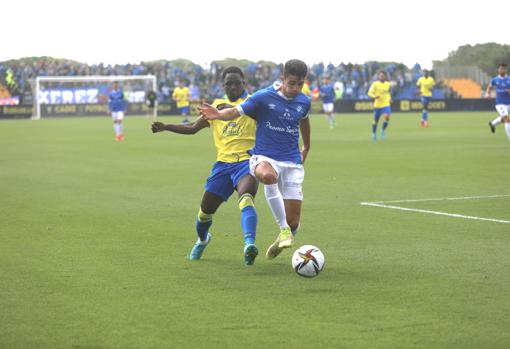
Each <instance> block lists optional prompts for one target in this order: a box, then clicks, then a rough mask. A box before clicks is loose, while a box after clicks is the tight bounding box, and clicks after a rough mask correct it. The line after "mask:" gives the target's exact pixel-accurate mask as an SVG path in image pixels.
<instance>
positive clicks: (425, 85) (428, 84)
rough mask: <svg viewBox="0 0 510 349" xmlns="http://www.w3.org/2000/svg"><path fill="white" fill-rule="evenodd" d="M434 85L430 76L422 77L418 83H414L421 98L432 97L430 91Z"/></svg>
mask: <svg viewBox="0 0 510 349" xmlns="http://www.w3.org/2000/svg"><path fill="white" fill-rule="evenodd" d="M435 84H436V82H435V81H434V78H433V77H432V76H429V77H427V78H426V77H424V76H422V77H421V78H419V79H418V81H416V86H418V87H419V88H420V93H421V95H422V96H423V97H432V89H433V88H434V85H435Z"/></svg>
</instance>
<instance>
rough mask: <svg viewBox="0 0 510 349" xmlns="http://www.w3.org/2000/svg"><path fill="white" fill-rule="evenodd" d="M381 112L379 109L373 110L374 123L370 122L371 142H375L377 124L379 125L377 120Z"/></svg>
mask: <svg viewBox="0 0 510 349" xmlns="http://www.w3.org/2000/svg"><path fill="white" fill-rule="evenodd" d="M381 115H382V110H381V108H375V109H374V121H372V141H373V142H374V143H375V142H377V124H378V123H379V119H380V118H381Z"/></svg>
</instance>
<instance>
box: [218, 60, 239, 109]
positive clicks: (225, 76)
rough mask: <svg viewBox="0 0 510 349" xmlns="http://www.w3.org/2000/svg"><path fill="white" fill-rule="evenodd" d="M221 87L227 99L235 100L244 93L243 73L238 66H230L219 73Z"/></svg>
mask: <svg viewBox="0 0 510 349" xmlns="http://www.w3.org/2000/svg"><path fill="white" fill-rule="evenodd" d="M221 79H222V81H223V89H224V90H225V93H226V95H227V97H228V99H229V100H231V101H236V100H238V99H239V98H240V97H241V96H242V95H243V93H244V73H243V71H242V70H241V68H239V67H235V66H230V67H227V68H225V69H224V70H223V72H222V73H221Z"/></svg>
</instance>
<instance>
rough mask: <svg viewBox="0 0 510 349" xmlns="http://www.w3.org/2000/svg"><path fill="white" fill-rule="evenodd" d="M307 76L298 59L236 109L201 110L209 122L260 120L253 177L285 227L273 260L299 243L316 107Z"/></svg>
mask: <svg viewBox="0 0 510 349" xmlns="http://www.w3.org/2000/svg"><path fill="white" fill-rule="evenodd" d="M307 72H308V67H307V66H306V64H305V63H304V62H302V61H300V60H297V59H292V60H290V61H288V62H287V63H285V66H284V70H283V77H282V79H281V81H277V82H275V83H274V84H273V85H272V86H269V87H267V88H264V89H262V90H259V91H257V92H256V93H255V94H254V95H253V96H251V97H250V98H249V99H247V100H246V101H244V102H243V103H241V104H239V105H238V106H237V107H236V108H230V109H223V110H219V109H218V108H216V107H214V106H212V105H209V104H206V103H204V104H203V105H202V108H200V113H201V115H203V116H204V117H206V118H207V119H208V120H233V119H236V118H238V117H239V116H240V115H247V116H249V117H251V118H252V119H254V120H255V121H256V122H257V134H256V140H255V146H254V147H253V149H252V150H251V153H252V156H251V158H250V173H252V174H253V175H254V176H255V177H257V179H258V180H260V181H261V182H262V183H264V193H265V195H266V201H267V203H268V205H269V207H270V208H271V211H272V213H273V217H274V219H275V221H276V223H277V224H278V226H279V228H280V233H279V235H278V237H277V238H276V240H275V242H273V243H272V244H271V245H270V246H269V248H268V249H267V252H266V257H267V258H268V259H273V258H275V257H276V256H278V255H279V254H280V253H281V252H282V250H283V249H285V248H289V247H291V246H292V245H293V243H294V235H295V234H296V232H297V230H298V228H299V223H300V219H301V204H302V201H303V191H302V184H303V179H304V176H305V172H304V167H303V163H304V162H305V160H306V157H307V155H308V151H309V150H310V133H311V131H310V119H309V118H308V115H309V113H310V105H311V104H310V100H309V99H308V97H306V96H305V95H304V94H303V93H302V92H301V91H302V88H303V84H304V82H305V78H306V75H307ZM300 132H301V136H302V139H303V147H302V149H301V151H300V150H299V133H300Z"/></svg>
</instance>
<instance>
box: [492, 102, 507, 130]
mask: <svg viewBox="0 0 510 349" xmlns="http://www.w3.org/2000/svg"><path fill="white" fill-rule="evenodd" d="M496 110H497V111H498V114H499V116H498V117H497V118H495V119H494V120H492V121H491V122H489V127H490V129H491V132H492V133H494V132H496V126H497V125H499V124H501V123H503V122H504V120H505V118H506V117H508V107H507V106H506V105H504V104H497V105H496Z"/></svg>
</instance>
